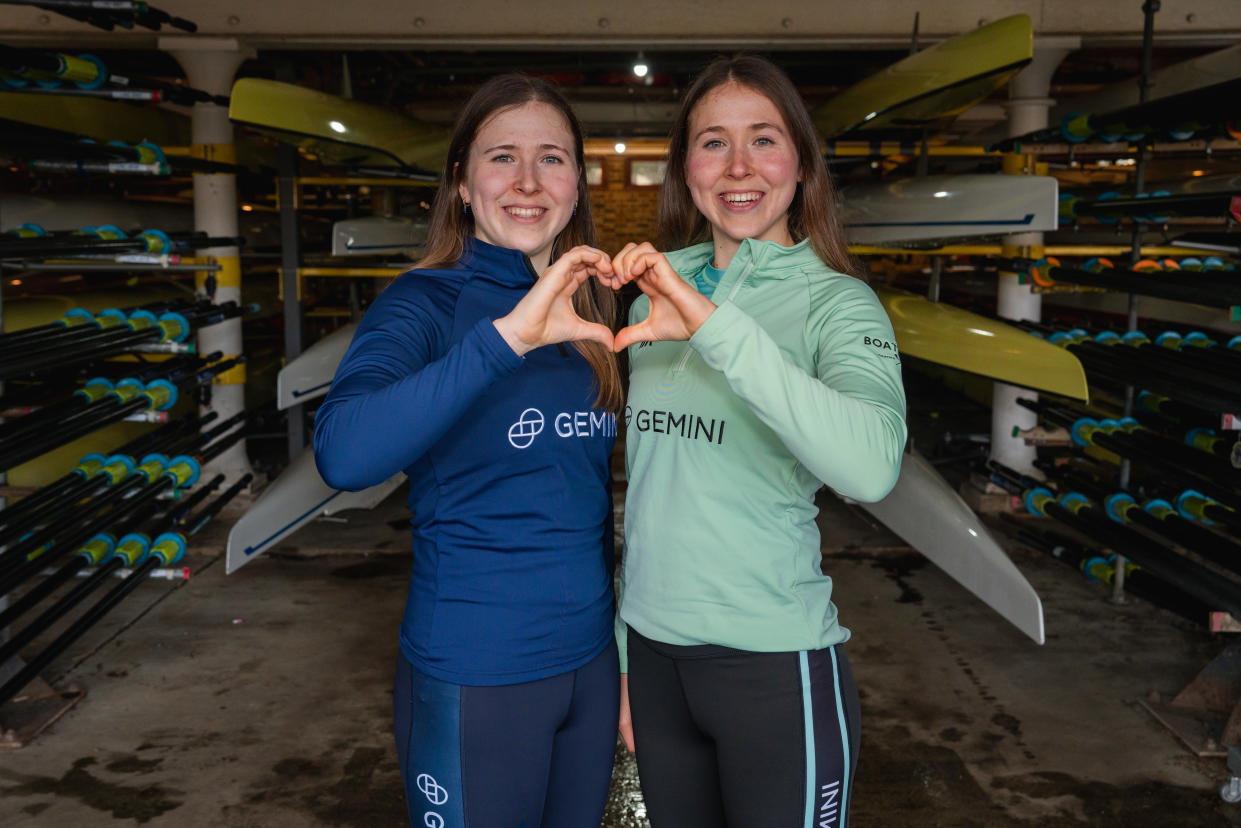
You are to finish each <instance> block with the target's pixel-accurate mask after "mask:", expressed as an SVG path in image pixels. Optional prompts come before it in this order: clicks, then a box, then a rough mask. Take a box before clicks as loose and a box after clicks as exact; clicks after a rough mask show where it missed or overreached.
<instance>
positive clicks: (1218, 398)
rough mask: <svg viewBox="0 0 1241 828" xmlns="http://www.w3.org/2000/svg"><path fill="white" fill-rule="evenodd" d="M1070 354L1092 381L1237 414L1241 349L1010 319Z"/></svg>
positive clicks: (1240, 406)
mask: <svg viewBox="0 0 1241 828" xmlns="http://www.w3.org/2000/svg"><path fill="white" fill-rule="evenodd" d="M1012 324H1014V325H1017V326H1018V327H1023V328H1026V329H1027V330H1030V331H1032V332H1035V333H1037V334H1038V335H1040V336H1044V337H1045V338H1046V339H1047V341H1049V342H1051V343H1053V344H1056V345H1059V346H1061V347H1063V348H1064V349H1065V350H1067V351H1069V352H1070V353H1072V354H1073V355H1074V356H1076V357H1077V358H1078V359H1079V360H1081V363H1082V365H1083V366H1084V367H1085V369H1086V375H1087V377H1088V378H1089V379H1090V382H1091V384H1092V385H1094V384H1101V385H1111V386H1123V385H1132V386H1135V387H1137V388H1140V389H1146V390H1148V391H1153V392H1156V393H1157V394H1162V395H1165V396H1168V397H1171V398H1173V399H1176V400H1181V401H1183V402H1187V403H1189V404H1191V405H1193V406H1196V407H1198V408H1201V409H1205V410H1206V411H1208V412H1210V413H1212V414H1213V415H1214V420H1215V421H1217V422H1218V416H1219V415H1220V414H1221V413H1234V412H1241V370H1238V366H1241V352H1238V351H1234V350H1233V349H1230V348H1223V347H1214V348H1180V349H1179V350H1173V349H1172V348H1171V347H1170V346H1169V345H1168V344H1167V342H1165V345H1164V346H1161V345H1157V344H1156V343H1154V342H1152V341H1151V340H1150V339H1149V338H1148V337H1147V336H1146V335H1145V334H1143V333H1142V332H1141V331H1133V332H1130V333H1126V334H1124V335H1123V336H1122V335H1120V334H1116V333H1113V332H1111V331H1103V332H1101V333H1098V334H1095V335H1094V336H1092V335H1091V334H1090V333H1089V332H1087V331H1085V330H1082V329H1080V328H1074V329H1072V330H1068V331H1063V330H1054V329H1051V328H1048V327H1046V326H1043V325H1040V324H1038V323H1032V322H1027V321H1014V322H1013V323H1012Z"/></svg>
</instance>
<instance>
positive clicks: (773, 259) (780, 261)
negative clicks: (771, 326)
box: [666, 239, 822, 298]
mask: <svg viewBox="0 0 1241 828" xmlns="http://www.w3.org/2000/svg"><path fill="white" fill-rule="evenodd" d="M666 255H667V257H668V263H669V264H671V265H672V268H673V269H674V270H675V271H676V272H677V273H679V274H680V276H681V278H682V279H686V280H690V279H692V278H693V276H694V274H695V273H697V272H698V271H699V270H701V269H702V266H703V265H704V264H706V263H707V262H709V261H710V260H711V257H712V256H714V255H715V246H714V245H713V244H712V243H711V242H703V243H702V244H696V245H694V246H693V247H687V248H685V249H684V250H677V251H674V252H672V253H668V254H666ZM807 265H818V266H819V267H822V263H820V262H819V258H818V256H816V255H815V254H814V249H813V248H812V247H811V246H810V240H809V239H802V240H801V241H799V242H798V243H797V244H795V245H792V246H791V247H786V246H785V245H782V244H779V243H778V242H773V241H759V240H757V239H742V240H741V246H740V247H738V248H737V252H736V253H734V254H733V258H732V261H730V262H729V263H728V267H727V268H726V269H725V270H724V275H723V276H721V277H720V284H719V286H718V287H717V288H716V289H715V295H716V296H728V297H729V298H732V296H731V293H732V289H733V287H734V285H735V283H737V282H739V281H742V280H743V279H742V274H743V273H744V274H745V277H744V281H752V280H754V279H783V278H785V277H787V276H790V275H792V274H793V273H795V272H797V271H800V270H801V269H802V268H804V267H806V266H807ZM721 291H725V292H724V293H721Z"/></svg>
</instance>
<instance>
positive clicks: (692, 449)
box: [617, 239, 906, 671]
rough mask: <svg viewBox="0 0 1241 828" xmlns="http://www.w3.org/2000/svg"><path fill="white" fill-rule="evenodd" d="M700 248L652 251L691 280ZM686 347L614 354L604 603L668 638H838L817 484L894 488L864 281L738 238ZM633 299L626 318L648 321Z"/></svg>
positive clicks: (887, 342) (892, 390)
mask: <svg viewBox="0 0 1241 828" xmlns="http://www.w3.org/2000/svg"><path fill="white" fill-rule="evenodd" d="M711 255H712V245H711V244H710V243H705V244H700V245H696V246H694V247H690V248H686V249H685V250H680V251H677V252H675V253H669V254H668V260H669V262H670V263H671V264H672V266H673V267H674V268H675V269H676V270H677V272H678V273H680V274H681V277H682V278H683V279H686V280H687V281H690V280H692V278H693V276H694V275H695V274H696V273H698V272H699V271H700V270H701V269H702V267H703V265H704V264H706V263H707V262H708V261H709V259H710V257H711ZM710 298H711V299H712V301H714V302H715V304H716V305H717V306H718V308H717V310H715V311H714V312H713V313H712V314H711V316H710V317H709V318H708V319H707V321H706V322H705V323H703V325H702V327H700V328H699V329H698V331H697V332H695V333H694V335H693V337H691V338H690V340H689V341H688V342H653V343H639V344H636V345H632V346H630V348H629V364H630V388H629V399H628V404H627V406H626V408H625V423H626V437H625V440H626V466H627V469H628V473H629V485H628V489H627V493H626V503H625V549H624V557H623V561H622V568H621V592H620V600H619V609H618V612H617V640H618V643H619V644H620V645H621V669H622V671H623V670H625V669H626V664H627V659H626V657H625V647H624V643H625V625H626V624H629V625H632V626H633V628H634V629H636V630H638V631H639V632H640V633H642V634H643V635H645V636H647V637H649V638H652V639H655V640H657V641H663V642H666V643H669V644H721V645H724V646H728V647H734V648H737V649H742V650H750V651H757V652H775V651H790V650H803V649H819V648H823V647H828V646H831V645H833V644H838V643H840V642H843V641H846V640H848V638H849V631H848V630H847V629H846V628H845V627H843V626H841V624H840V622H839V621H838V619H837V613H836V607H835V606H834V605H833V603H832V579H831V577H830V576H827V575H824V574H823V573H822V571H821V569H820V548H819V531H818V527H817V525H816V524H815V516H816V515H817V514H818V509H817V508H816V506H815V505H814V495H815V492H816V491H817V490H818V489H819V488H820V487H821V486H822V485H824V484H826V485H828V486H830V487H831V488H832V489H833V490H835V491H836V492H837V493H838V494H841V495H844V496H846V497H849V498H852V499H854V500H859V501H876V500H881V499H882V498H883V497H884V496H885V495H887V493H888V492H889V491H890V490H891V489H892V486H893V485H895V483H896V478H897V475H898V473H899V471H900V461H901V452H902V450H903V449H904V445H905V437H906V428H905V395H904V390H903V389H902V386H901V371H900V357H899V354H898V352H897V348H896V340H895V337H894V336H893V333H892V325H891V323H890V322H889V320H888V317H887V314H886V313H885V312H884V310H883V306H882V305H881V304H880V303H879V300H878V299H877V298H876V297H875V294H874V293H873V292H872V291H871V289H870V288H869V287H867V285H866V284H865V283H863V282H861V281H860V280H858V279H855V278H852V277H850V276H846V275H844V274H841V273H837V272H835V271H833V270H831V269H829V268H828V267H827V266H826V265H824V264H823V263H822V262H821V261H820V260H819V259H818V258H817V257H816V256H815V254H814V251H813V250H812V249H811V248H810V245H809V242H806V241H803V242H801V243H799V244H796V245H794V246H792V247H783V246H781V245H779V244H776V243H774V242H759V241H755V240H753V239H747V240H745V241H744V242H743V243H742V245H741V247H740V249H739V250H738V251H737V253H736V255H735V256H734V257H733V259H732V262H731V263H730V264H729V266H728V268H727V269H726V270H725V271H724V274H723V276H722V277H721V278H720V281H719V284H718V285H716V286H715V288H714V291H713V293H712V294H711V296H710ZM649 308H650V306H649V302H648V301H647V299H646V297H641V298H639V299H638V300H637V301H636V302H635V303H634V305H633V307H632V309H631V310H630V314H629V318H630V323H631V324H632V323H634V322H639V321H641V320H642V319H644V318H646V315H647V314H648V313H649Z"/></svg>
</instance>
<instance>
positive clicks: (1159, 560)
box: [988, 462, 1241, 617]
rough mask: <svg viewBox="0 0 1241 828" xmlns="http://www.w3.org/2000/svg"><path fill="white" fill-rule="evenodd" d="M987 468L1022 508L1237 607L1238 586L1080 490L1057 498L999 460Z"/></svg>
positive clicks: (1204, 597) (1240, 602)
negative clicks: (1112, 516)
mask: <svg viewBox="0 0 1241 828" xmlns="http://www.w3.org/2000/svg"><path fill="white" fill-rule="evenodd" d="M988 468H989V469H991V470H992V471H993V472H994V473H995V474H994V478H993V479H995V480H996V482H997V483H998V484H999V485H1001V486H1002V487H1004V488H1005V489H1006V490H1008V491H1011V492H1013V493H1014V494H1020V495H1021V496H1022V498H1023V500H1024V502H1025V505H1026V510H1027V511H1028V512H1030V513H1031V514H1033V515H1039V516H1044V517H1053V518H1055V519H1056V520H1058V521H1060V522H1061V523H1064V524H1065V525H1067V526H1070V527H1072V528H1073V529H1076V530H1077V531H1079V532H1081V533H1082V534H1083V535H1085V536H1086V537H1089V538H1091V539H1092V540H1095V541H1096V542H1098V543H1101V544H1103V545H1104V546H1106V547H1107V548H1109V549H1113V550H1115V551H1117V552H1119V553H1121V554H1123V555H1125V557H1127V558H1132V559H1133V560H1134V561H1135V562H1136V563H1138V564H1139V565H1140V566H1142V567H1143V568H1144V569H1146V570H1147V571H1149V572H1150V573H1151V574H1153V575H1157V576H1159V577H1160V578H1161V579H1163V580H1165V581H1168V582H1170V583H1173V584H1175V585H1176V586H1178V587H1180V588H1181V589H1183V590H1185V591H1186V592H1188V593H1190V594H1191V595H1194V596H1195V597H1197V598H1198V599H1199V600H1201V601H1203V602H1204V603H1206V604H1207V605H1208V606H1211V607H1214V608H1216V609H1222V610H1226V611H1228V612H1230V613H1233V614H1234V615H1236V613H1238V612H1241V586H1238V585H1236V584H1232V583H1231V582H1228V581H1223V580H1222V579H1220V578H1219V577H1218V576H1217V575H1214V574H1213V573H1210V572H1208V571H1206V570H1205V569H1203V568H1202V567H1201V566H1200V565H1198V564H1195V563H1193V562H1192V561H1189V560H1188V559H1186V558H1183V557H1181V556H1180V555H1177V554H1176V553H1175V552H1174V551H1172V550H1171V549H1168V548H1167V547H1165V546H1163V545H1162V544H1160V543H1158V542H1156V541H1154V540H1151V539H1149V538H1146V537H1145V536H1143V535H1141V534H1139V533H1137V532H1136V531H1134V530H1133V529H1130V528H1128V527H1126V526H1122V525H1120V524H1118V523H1115V522H1114V521H1112V520H1111V519H1110V518H1108V517H1107V516H1106V515H1105V514H1103V512H1102V510H1100V509H1098V508H1097V507H1095V506H1094V505H1093V504H1092V503H1091V502H1090V500H1089V498H1087V497H1086V496H1085V495H1083V494H1081V493H1080V492H1066V493H1065V494H1063V495H1061V496H1060V498H1059V499H1058V500H1057V498H1056V496H1055V495H1054V494H1053V493H1052V492H1051V491H1050V490H1049V489H1046V488H1044V487H1042V486H1036V487H1033V488H1028V487H1025V486H1023V485H1022V484H1021V483H1020V482H1019V481H1020V479H1021V478H1022V477H1023V476H1022V475H1019V474H1018V473H1016V472H1013V470H1011V469H1007V468H1006V467H1004V466H1003V465H1001V464H998V463H994V462H992V463H990V464H988ZM1238 617H1241V616H1238Z"/></svg>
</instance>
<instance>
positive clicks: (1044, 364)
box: [875, 287, 1089, 400]
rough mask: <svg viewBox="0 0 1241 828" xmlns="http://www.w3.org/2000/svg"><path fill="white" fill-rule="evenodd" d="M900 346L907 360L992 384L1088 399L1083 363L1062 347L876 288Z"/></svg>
mask: <svg viewBox="0 0 1241 828" xmlns="http://www.w3.org/2000/svg"><path fill="white" fill-rule="evenodd" d="M875 293H876V294H877V295H878V296H879V301H881V302H882V303H883V307H884V309H886V310H887V312H888V317H889V318H890V319H891V320H892V327H893V329H894V330H895V331H896V344H897V346H898V347H899V348H900V349H901V352H902V353H904V354H907V355H908V356H912V357H917V358H918V359H925V360H927V361H928V362H934V363H937V364H939V365H946V366H948V367H949V368H956V369H957V370H960V371H968V372H969V373H971V374H978V375H980V376H984V377H990V378H991V379H994V380H999V381H1001V382H1007V383H1010V384H1012V385H1020V386H1022V387H1025V388H1032V389H1034V390H1036V391H1049V392H1051V393H1053V394H1060V395H1062V396H1065V397H1072V398H1073V399H1078V400H1085V399H1088V398H1089V392H1088V391H1087V389H1086V372H1085V371H1084V370H1083V369H1082V364H1081V363H1080V362H1079V361H1078V360H1077V357H1075V356H1073V355H1072V354H1071V353H1069V352H1068V351H1066V350H1064V349H1063V348H1060V347H1057V346H1055V345H1052V344H1051V343H1049V342H1045V341H1043V340H1042V339H1039V338H1038V337H1036V336H1033V335H1032V334H1029V333H1027V332H1025V331H1023V330H1020V329H1019V328H1015V327H1013V326H1012V325H1006V324H1004V323H1003V322H997V321H996V320H994V319H988V318H987V317H985V316H979V315H978V314H976V313H970V312H969V311H966V310H962V309H961V308H956V307H953V306H952V305H946V304H943V303H939V302H930V301H928V300H927V299H925V298H924V297H921V296H918V295H917V294H913V293H906V292H904V291H899V290H891V289H888V288H883V287H880V288H876V290H875Z"/></svg>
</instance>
